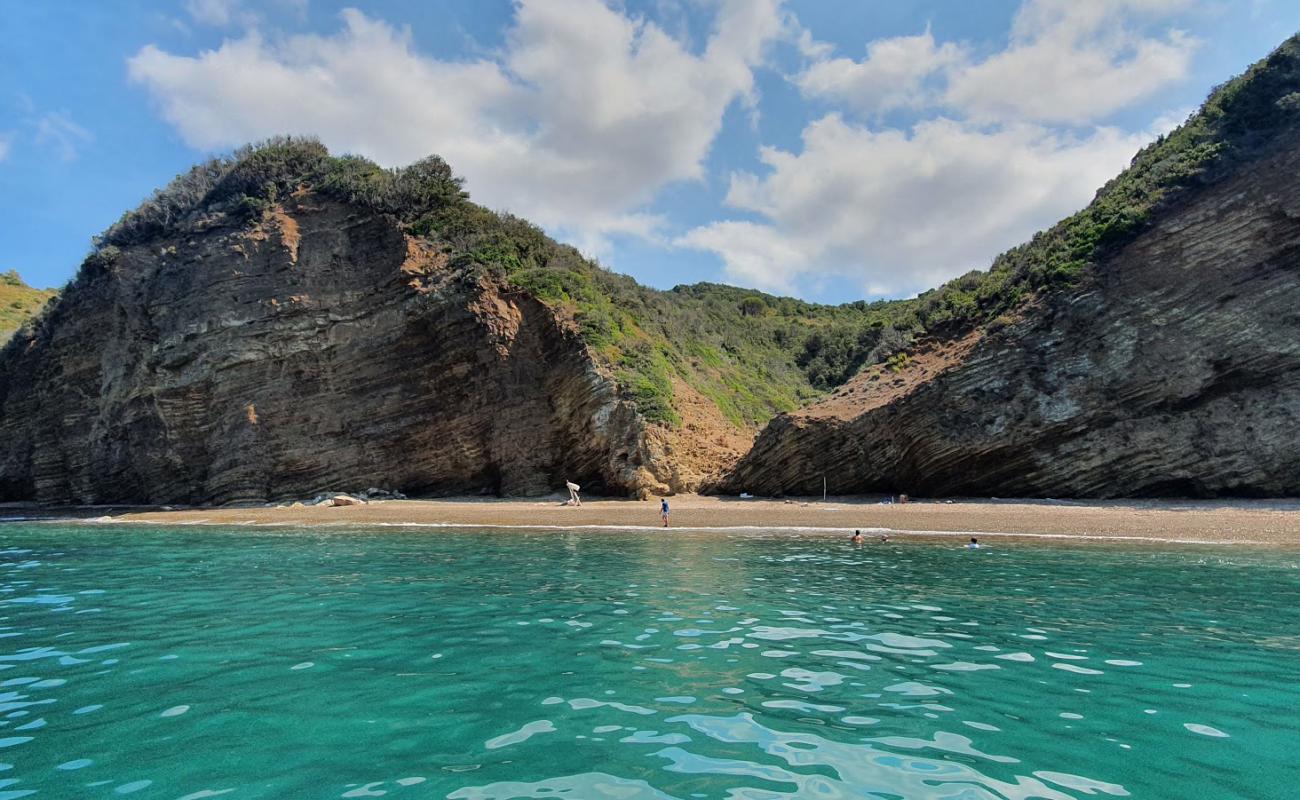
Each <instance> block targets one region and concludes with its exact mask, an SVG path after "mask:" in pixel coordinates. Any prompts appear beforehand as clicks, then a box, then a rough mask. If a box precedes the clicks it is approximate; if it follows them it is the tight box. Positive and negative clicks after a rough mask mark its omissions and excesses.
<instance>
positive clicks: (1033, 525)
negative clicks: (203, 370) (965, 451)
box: [0, 495, 1300, 548]
mask: <svg viewBox="0 0 1300 800" xmlns="http://www.w3.org/2000/svg"><path fill="white" fill-rule="evenodd" d="M561 499H562V498H560V497H558V496H557V497H551V498H546V499H527V500H520V499H515V500H496V499H478V498H459V499H439V500H390V501H383V502H373V503H370V504H369V505H364V506H347V507H327V506H323V505H322V506H302V505H294V506H289V505H284V506H275V507H263V506H257V507H223V508H186V509H174V510H167V509H156V508H131V509H127V508H87V507H80V508H76V509H68V508H45V509H40V510H39V512H37V511H36V510H34V509H28V508H22V507H18V506H0V518H4V517H14V516H25V515H28V514H34V513H39V514H40V515H41V516H62V517H67V516H75V517H80V518H85V519H98V520H100V521H110V520H111V521H115V522H142V523H161V524H195V523H207V524H234V525H238V524H264V525H266V524H269V525H276V524H279V525H308V526H314V525H331V524H333V525H410V526H429V528H430V530H431V531H432V530H436V529H438V528H439V527H446V528H448V529H450V530H454V529H455V528H456V527H462V526H463V527H522V528H537V529H550V528H556V529H572V528H597V529H599V528H609V529H621V530H639V529H645V530H654V529H656V528H658V527H659V526H660V522H659V503H658V501H657V500H649V501H637V500H624V499H589V500H586V501H584V503H583V505H582V506H581V507H571V506H565V505H563V504H562V503H561ZM669 502H670V503H671V506H672V516H671V520H670V521H671V526H672V527H673V528H675V529H679V530H725V529H736V530H741V529H746V528H750V529H777V530H791V531H803V532H813V533H816V532H819V531H820V530H823V529H824V530H825V531H826V532H827V533H830V532H840V533H845V534H847V532H848V531H850V530H852V529H854V528H859V529H863V531H864V533H868V534H874V535H879V531H878V530H873V529H886V530H888V531H891V532H893V533H892V534H891V535H892V536H894V537H897V538H909V537H921V536H925V537H931V536H962V537H969V536H971V535H976V536H984V537H994V538H996V537H1001V536H1008V535H1013V536H1016V537H1017V538H1021V539H1024V540H1026V541H1034V540H1036V541H1061V540H1081V541H1114V540H1125V541H1131V542H1132V543H1135V544H1136V543H1140V542H1156V543H1159V542H1170V543H1223V544H1252V545H1272V546H1283V547H1295V548H1300V501H1298V500H1224V501H1214V500H1210V501H1176V500H1128V501H1064V500H954V501H933V500H932V501H924V500H922V501H914V502H912V503H907V504H897V505H887V504H882V503H880V502H879V500H878V499H876V498H831V499H830V500H829V501H826V502H823V501H822V500H821V499H820V498H818V499H816V500H767V499H762V500H759V499H756V500H740V499H736V498H730V497H727V498H722V497H702V496H695V495H680V496H677V497H672V498H669Z"/></svg>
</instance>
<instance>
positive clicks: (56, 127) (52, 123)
mask: <svg viewBox="0 0 1300 800" xmlns="http://www.w3.org/2000/svg"><path fill="white" fill-rule="evenodd" d="M35 126H36V143H37V144H42V145H46V146H48V147H50V148H53V150H54V151H55V152H56V153H58V154H59V158H61V159H63V160H64V161H73V160H75V159H76V158H77V156H78V155H79V154H80V148H81V146H82V145H85V144H89V143H90V142H93V141H94V140H95V137H94V136H93V135H91V133H90V131H88V130H86V129H85V128H83V127H81V126H80V125H78V124H77V123H75V122H73V121H72V117H70V116H69V115H68V114H67V113H65V112H61V111H50V112H47V113H45V114H42V115H41V116H40V117H38V118H37V119H36V120H35Z"/></svg>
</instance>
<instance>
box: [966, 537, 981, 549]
mask: <svg viewBox="0 0 1300 800" xmlns="http://www.w3.org/2000/svg"><path fill="white" fill-rule="evenodd" d="M979 546H980V540H979V539H976V538H975V537H974V536H972V537H970V544H968V545H966V547H967V548H968V549H971V550H977V549H979Z"/></svg>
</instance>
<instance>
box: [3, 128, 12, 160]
mask: <svg viewBox="0 0 1300 800" xmlns="http://www.w3.org/2000/svg"><path fill="white" fill-rule="evenodd" d="M12 145H13V135H12V134H8V133H0V161H4V160H5V159H6V158H8V157H9V148H10V147H11V146H12Z"/></svg>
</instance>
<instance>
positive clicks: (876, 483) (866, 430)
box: [713, 136, 1300, 497]
mask: <svg viewBox="0 0 1300 800" xmlns="http://www.w3.org/2000/svg"><path fill="white" fill-rule="evenodd" d="M1284 138H1285V141H1283V142H1281V143H1280V144H1279V145H1278V146H1277V147H1276V148H1275V150H1274V151H1273V152H1272V154H1271V155H1270V156H1268V157H1265V158H1262V159H1260V160H1258V161H1254V162H1252V163H1251V164H1250V165H1248V166H1246V167H1242V168H1241V169H1240V170H1239V171H1238V172H1237V173H1236V174H1234V175H1232V176H1229V177H1228V178H1226V179H1225V180H1222V181H1220V182H1219V183H1217V184H1215V185H1214V186H1212V187H1210V188H1209V189H1208V190H1206V191H1203V192H1200V193H1198V194H1196V195H1194V196H1192V197H1190V198H1187V199H1185V200H1184V201H1182V202H1181V203H1180V204H1179V205H1177V206H1175V207H1172V208H1169V209H1166V210H1165V211H1164V212H1163V213H1162V214H1161V215H1160V217H1159V219H1158V221H1157V223H1156V224H1155V225H1154V226H1153V227H1152V228H1150V229H1149V230H1147V231H1146V232H1145V233H1143V234H1142V235H1141V236H1140V237H1139V238H1138V239H1137V240H1135V241H1134V242H1132V243H1131V244H1130V245H1128V246H1127V247H1125V248H1124V249H1123V250H1122V251H1120V252H1118V253H1117V254H1116V255H1115V256H1114V257H1113V258H1110V259H1109V260H1107V261H1106V262H1105V263H1104V264H1101V265H1100V267H1099V269H1098V271H1097V275H1096V280H1095V283H1094V284H1092V285H1090V286H1088V287H1086V288H1085V289H1084V290H1083V291H1081V292H1078V293H1075V294H1073V295H1072V296H1069V297H1062V298H1058V299H1057V300H1055V301H1054V302H1053V303H1051V304H1050V305H1048V306H1046V307H1042V308H1035V309H1030V310H1029V311H1028V313H1026V315H1025V317H1024V318H1023V319H1022V320H1021V321H1020V322H1019V323H1017V324H1014V325H1011V326H1010V327H1007V328H1004V329H1002V330H999V331H997V332H995V333H991V334H988V335H986V336H984V337H983V338H982V339H980V340H979V341H978V342H976V343H973V346H972V347H969V348H967V349H966V350H965V351H964V352H961V353H960V354H959V355H958V356H957V357H955V358H952V359H949V361H948V363H945V364H942V365H941V366H940V367H939V368H935V367H934V365H933V364H931V365H929V366H927V367H926V368H927V369H930V370H931V373H932V374H927V375H924V376H921V377H922V379H921V380H917V381H914V382H912V383H913V384H914V385H909V386H908V388H907V389H906V391H902V392H901V393H900V392H897V391H895V390H894V389H891V387H892V386H893V384H894V382H895V381H898V382H899V383H900V384H901V383H903V382H904V381H903V380H902V379H903V378H906V377H907V376H906V375H902V376H894V375H891V374H889V373H888V372H885V373H884V374H880V372H879V371H877V373H876V374H877V377H876V378H875V379H874V380H873V379H872V376H871V375H870V374H864V375H863V376H859V378H857V379H855V380H854V382H853V386H851V387H848V388H851V389H853V392H852V393H850V392H849V391H848V388H846V389H845V390H844V391H842V392H841V393H840V395H841V396H840V397H837V398H835V399H834V400H833V401H832V402H831V403H829V404H828V405H827V407H824V408H818V407H816V406H814V407H812V408H810V409H807V410H805V411H802V412H796V413H794V414H790V415H783V416H781V417H778V418H776V419H775V420H773V422H772V423H770V425H769V426H768V428H767V429H766V430H765V431H764V432H763V433H762V434H761V435H760V436H759V438H758V441H757V442H756V444H755V446H754V448H753V450H752V451H751V452H750V453H749V454H748V455H747V456H746V457H745V458H744V459H743V460H742V461H741V462H740V464H739V465H738V466H737V467H736V468H735V469H734V470H733V471H732V472H731V473H730V475H729V476H728V477H727V478H726V479H724V480H723V481H721V482H719V483H718V484H717V485H716V486H714V487H713V488H714V489H715V490H718V491H723V492H741V491H749V492H754V493H760V494H778V493H788V494H820V493H821V491H822V478H823V476H825V477H826V480H827V485H828V488H829V490H830V491H831V492H832V493H867V492H908V493H911V494H914V495H928V496H942V495H994V496H1039V497H1124V496H1160V495H1166V496H1217V495H1256V496H1260V495H1263V496H1280V495H1295V494H1298V493H1300V180H1297V177H1298V176H1300V141H1297V137H1295V136H1290V137H1284ZM891 393H892V394H891Z"/></svg>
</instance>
